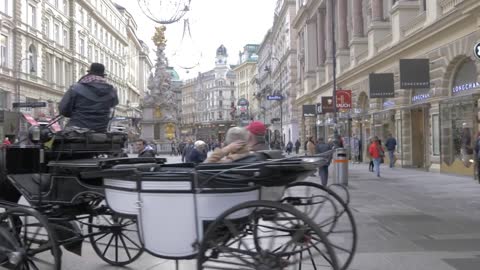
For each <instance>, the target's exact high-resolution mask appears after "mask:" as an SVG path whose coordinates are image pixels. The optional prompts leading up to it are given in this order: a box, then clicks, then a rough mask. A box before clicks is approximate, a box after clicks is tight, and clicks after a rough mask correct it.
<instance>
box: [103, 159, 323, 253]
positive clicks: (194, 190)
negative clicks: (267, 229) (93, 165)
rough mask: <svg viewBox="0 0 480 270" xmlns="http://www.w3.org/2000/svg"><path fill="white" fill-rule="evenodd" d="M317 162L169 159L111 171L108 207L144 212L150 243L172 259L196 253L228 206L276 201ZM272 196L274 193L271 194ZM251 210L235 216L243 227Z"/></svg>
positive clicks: (146, 245) (107, 178)
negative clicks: (201, 162)
mask: <svg viewBox="0 0 480 270" xmlns="http://www.w3.org/2000/svg"><path fill="white" fill-rule="evenodd" d="M316 166H317V165H316V164H315V163H307V162H304V161H302V160H300V159H298V160H295V161H292V160H290V161H283V162H282V161H278V162H272V161H269V162H266V163H262V162H255V163H229V164H204V165H200V166H196V167H195V166H194V165H193V164H165V165H161V166H151V167H149V166H144V167H142V168H140V169H139V170H130V169H126V168H125V166H117V167H114V168H113V169H109V170H105V175H104V188H105V195H106V196H105V198H106V201H107V204H108V206H109V207H110V208H111V209H112V210H113V211H115V212H117V213H119V214H125V215H136V216H137V217H138V221H139V222H138V225H139V232H140V233H141V238H142V239H143V244H144V248H145V249H146V250H147V251H149V252H150V253H151V254H153V255H155V256H158V257H161V258H169V259H186V258H193V257H195V256H196V255H197V252H198V244H199V243H200V242H201V241H202V240H203V236H204V233H205V231H206V230H207V228H208V227H209V225H210V224H211V223H212V222H213V221H214V220H215V219H217V218H218V217H219V216H220V215H221V214H222V213H224V212H225V211H226V210H228V209H230V208H233V207H234V206H237V205H240V204H242V203H245V202H250V201H258V200H260V199H268V200H270V199H271V198H270V196H271V194H272V190H277V189H279V188H280V189H283V187H284V186H285V185H286V183H289V182H292V181H297V180H301V179H302V178H303V177H306V176H307V175H308V173H310V172H311V170H312V169H314V168H316ZM266 196H268V198H265V197H266ZM250 214H251V211H240V212H238V213H235V215H233V216H231V217H230V218H231V219H232V220H233V222H235V223H236V224H238V225H239V226H240V227H241V224H242V222H243V221H244V220H246V219H248V216H249V215H250Z"/></svg>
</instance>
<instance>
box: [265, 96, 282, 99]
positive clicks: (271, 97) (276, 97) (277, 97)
mask: <svg viewBox="0 0 480 270" xmlns="http://www.w3.org/2000/svg"><path fill="white" fill-rule="evenodd" d="M282 99H283V96H282V95H271V96H267V100H282Z"/></svg>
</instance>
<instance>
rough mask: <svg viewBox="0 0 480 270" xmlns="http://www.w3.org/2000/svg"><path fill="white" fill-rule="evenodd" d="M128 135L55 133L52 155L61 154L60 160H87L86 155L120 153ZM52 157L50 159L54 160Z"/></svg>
mask: <svg viewBox="0 0 480 270" xmlns="http://www.w3.org/2000/svg"><path fill="white" fill-rule="evenodd" d="M127 139H128V135H127V134H126V133H121V132H107V133H97V132H91V131H85V132H77V131H76V130H66V131H62V132H59V133H56V134H55V136H54V139H53V140H54V141H53V143H52V147H51V150H50V151H49V152H50V153H52V154H58V153H68V154H69V155H65V154H63V158H60V159H72V158H73V159H78V158H89V156H87V155H86V154H92V155H95V154H117V153H122V149H123V148H124V147H125V143H126V142H127ZM55 157H57V155H53V156H52V158H51V159H56V158H55Z"/></svg>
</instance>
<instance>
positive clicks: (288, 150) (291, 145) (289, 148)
mask: <svg viewBox="0 0 480 270" xmlns="http://www.w3.org/2000/svg"><path fill="white" fill-rule="evenodd" d="M285 150H286V152H287V154H288V155H290V154H291V153H292V151H293V143H292V141H288V143H287V146H286V147H285Z"/></svg>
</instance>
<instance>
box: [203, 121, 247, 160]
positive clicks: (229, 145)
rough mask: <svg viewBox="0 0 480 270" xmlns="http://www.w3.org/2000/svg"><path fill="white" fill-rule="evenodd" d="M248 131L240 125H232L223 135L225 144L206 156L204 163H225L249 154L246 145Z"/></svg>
mask: <svg viewBox="0 0 480 270" xmlns="http://www.w3.org/2000/svg"><path fill="white" fill-rule="evenodd" d="M247 141H248V131H247V130H246V129H244V128H241V127H232V128H230V129H229V130H228V131H227V135H226V136H225V144H226V146H225V147H223V148H221V149H220V148H217V149H215V151H213V153H212V154H211V155H210V156H209V157H208V158H207V160H206V161H205V162H206V163H217V162H219V163H227V162H232V161H235V160H237V159H241V158H244V157H246V156H248V155H249V154H250V150H249V149H248V145H247Z"/></svg>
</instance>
